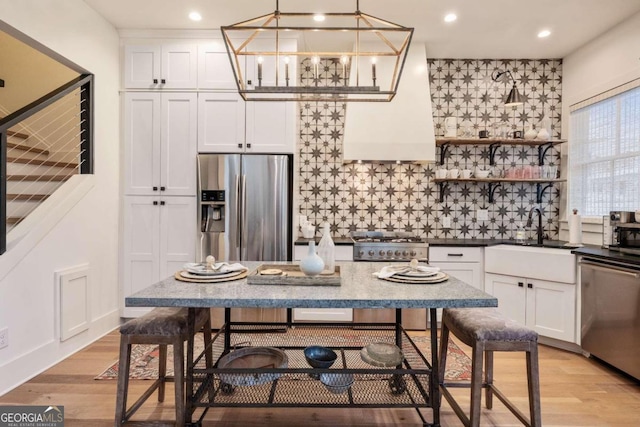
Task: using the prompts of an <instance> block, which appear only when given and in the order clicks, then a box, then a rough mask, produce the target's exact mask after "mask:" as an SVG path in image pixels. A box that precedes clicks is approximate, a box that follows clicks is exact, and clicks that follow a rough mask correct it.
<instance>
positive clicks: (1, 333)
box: [0, 328, 9, 348]
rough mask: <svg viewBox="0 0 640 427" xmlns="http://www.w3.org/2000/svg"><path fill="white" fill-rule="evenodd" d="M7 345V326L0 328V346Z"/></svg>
mask: <svg viewBox="0 0 640 427" xmlns="http://www.w3.org/2000/svg"><path fill="white" fill-rule="evenodd" d="M8 346H9V328H2V329H0V348H5V347H8Z"/></svg>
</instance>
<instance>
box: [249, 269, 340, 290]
mask: <svg viewBox="0 0 640 427" xmlns="http://www.w3.org/2000/svg"><path fill="white" fill-rule="evenodd" d="M265 270H271V271H266V273H273V270H281V271H282V274H263V272H265ZM341 280H342V279H341V277H340V267H339V266H336V271H335V272H334V273H333V274H319V275H317V276H306V275H305V274H304V273H303V272H302V270H300V266H299V265H297V264H291V265H282V264H262V265H261V266H259V267H258V268H257V269H256V270H255V271H253V272H251V273H250V274H249V276H247V283H248V284H250V285H308V286H340V284H341Z"/></svg>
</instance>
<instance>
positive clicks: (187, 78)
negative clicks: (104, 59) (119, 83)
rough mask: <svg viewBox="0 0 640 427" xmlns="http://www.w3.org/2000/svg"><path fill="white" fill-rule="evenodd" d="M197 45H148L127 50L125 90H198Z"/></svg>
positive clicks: (125, 53) (128, 47) (125, 49)
mask: <svg viewBox="0 0 640 427" xmlns="http://www.w3.org/2000/svg"><path fill="white" fill-rule="evenodd" d="M197 64H198V49H197V45H196V44H147V45H126V46H125V47H124V87H125V89H195V88H196V87H197V85H198V68H197Z"/></svg>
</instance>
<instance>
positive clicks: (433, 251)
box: [429, 246, 483, 262]
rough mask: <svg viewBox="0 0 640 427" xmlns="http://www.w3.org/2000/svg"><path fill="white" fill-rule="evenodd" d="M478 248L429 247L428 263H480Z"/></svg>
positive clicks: (480, 257)
mask: <svg viewBox="0 0 640 427" xmlns="http://www.w3.org/2000/svg"><path fill="white" fill-rule="evenodd" d="M482 251H483V248H480V247H473V248H469V247H462V246H429V262H442V261H451V262H482Z"/></svg>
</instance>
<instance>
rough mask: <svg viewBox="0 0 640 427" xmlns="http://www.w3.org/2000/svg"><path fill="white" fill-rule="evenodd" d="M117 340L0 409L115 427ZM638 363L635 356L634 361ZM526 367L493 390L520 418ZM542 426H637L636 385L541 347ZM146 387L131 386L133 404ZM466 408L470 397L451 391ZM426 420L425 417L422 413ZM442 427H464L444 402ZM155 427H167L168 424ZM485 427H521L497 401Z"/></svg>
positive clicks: (353, 415) (213, 419) (400, 414)
mask: <svg viewBox="0 0 640 427" xmlns="http://www.w3.org/2000/svg"><path fill="white" fill-rule="evenodd" d="M118 346H119V336H118V333H117V332H113V333H111V334H109V335H107V336H105V337H104V338H102V339H101V340H99V341H97V342H95V343H94V344H92V345H90V346H89V347H87V348H85V349H83V350H82V351H80V352H78V353H76V354H75V355H73V356H71V357H69V358H68V359H66V360H64V361H62V362H61V363H59V364H57V365H56V366H54V367H52V368H51V369H49V370H47V371H46V372H44V373H43V374H41V375H38V376H37V377H35V378H34V379H32V380H31V381H28V382H27V383H25V384H23V385H22V386H20V387H18V388H16V389H14V390H12V391H11V392H9V393H7V394H5V395H4V396H0V405H5V404H28V405H64V407H65V425H66V426H67V427H71V426H82V427H92V426H112V425H113V424H114V422H113V417H114V407H115V393H116V381H111V380H102V381H96V380H94V379H93V378H94V377H95V376H96V375H98V374H99V373H101V372H102V371H103V370H104V369H105V368H106V367H107V366H109V365H110V364H111V363H113V362H114V361H115V360H117V358H118ZM639 357H640V356H639ZM525 381H526V380H525V361H524V356H523V355H522V354H520V353H496V356H495V382H496V384H497V385H498V387H499V388H501V389H502V390H503V391H504V392H505V393H506V394H507V396H509V397H510V398H511V399H512V400H513V401H514V402H515V403H516V404H517V405H518V406H519V407H520V409H521V410H523V411H524V412H525V413H526V412H527V407H528V406H527V405H528V404H527V394H526V393H527V391H526V390H527V389H526V383H525ZM540 382H541V396H542V397H541V400H542V421H543V425H545V426H599V427H601V426H638V425H640V384H639V383H637V382H634V381H632V380H630V379H628V378H626V377H624V376H622V375H620V374H618V373H616V372H615V371H613V370H611V369H610V368H607V367H605V366H603V365H601V364H599V363H598V362H596V361H593V360H589V359H586V358H584V357H583V356H581V355H577V354H574V353H569V352H565V351H561V350H556V349H553V348H550V347H546V346H543V345H541V346H540ZM148 384H149V383H148V382H145V381H141V380H138V381H132V383H131V388H130V396H134V397H135V396H137V395H138V393H140V392H141V391H142V390H143V389H144V388H145V387H146V386H147V385H148ZM453 392H454V393H455V396H456V398H457V399H459V401H460V402H463V407H467V406H468V401H469V399H468V397H467V396H468V390H464V389H459V390H453ZM172 396H173V390H172V389H169V390H167V399H166V400H165V402H164V403H162V404H158V403H157V402H156V401H155V400H154V397H152V398H151V399H150V400H149V402H147V403H146V404H145V406H144V407H143V408H142V409H140V410H139V411H138V413H137V414H136V416H135V417H134V419H137V420H141V421H142V420H165V421H166V420H171V419H172V417H174V407H173V402H172ZM424 414H425V416H426V418H427V419H428V420H429V419H430V411H429V410H425V411H424ZM441 423H442V425H443V426H460V425H462V424H461V423H460V421H459V420H458V419H457V417H456V416H455V414H454V413H453V411H452V410H451V408H450V407H449V406H448V405H447V403H446V401H444V400H443V407H442V419H441ZM154 425H171V424H170V423H168V422H165V423H162V424H154ZM204 425H205V426H207V427H209V426H216V427H218V426H219V427H229V426H243V427H245V426H281V427H294V426H295V427H298V426H309V427H312V426H332V427H346V426H400V425H401V426H406V427H413V426H421V425H422V424H421V422H420V419H419V418H418V416H417V414H416V412H415V410H413V409H411V410H409V409H402V410H396V409H393V410H392V409H376V410H372V409H325V408H300V409H297V408H285V409H247V408H220V409H215V410H211V411H209V413H208V414H207V417H206V419H205V423H204ZM482 425H483V426H485V425H486V426H518V425H520V424H519V423H518V421H517V420H516V419H515V418H514V417H513V416H512V415H511V414H510V413H509V412H508V410H507V409H506V408H505V407H504V406H503V405H502V404H501V403H500V402H499V401H497V400H496V399H494V408H493V410H491V411H489V410H487V409H483V412H482Z"/></svg>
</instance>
